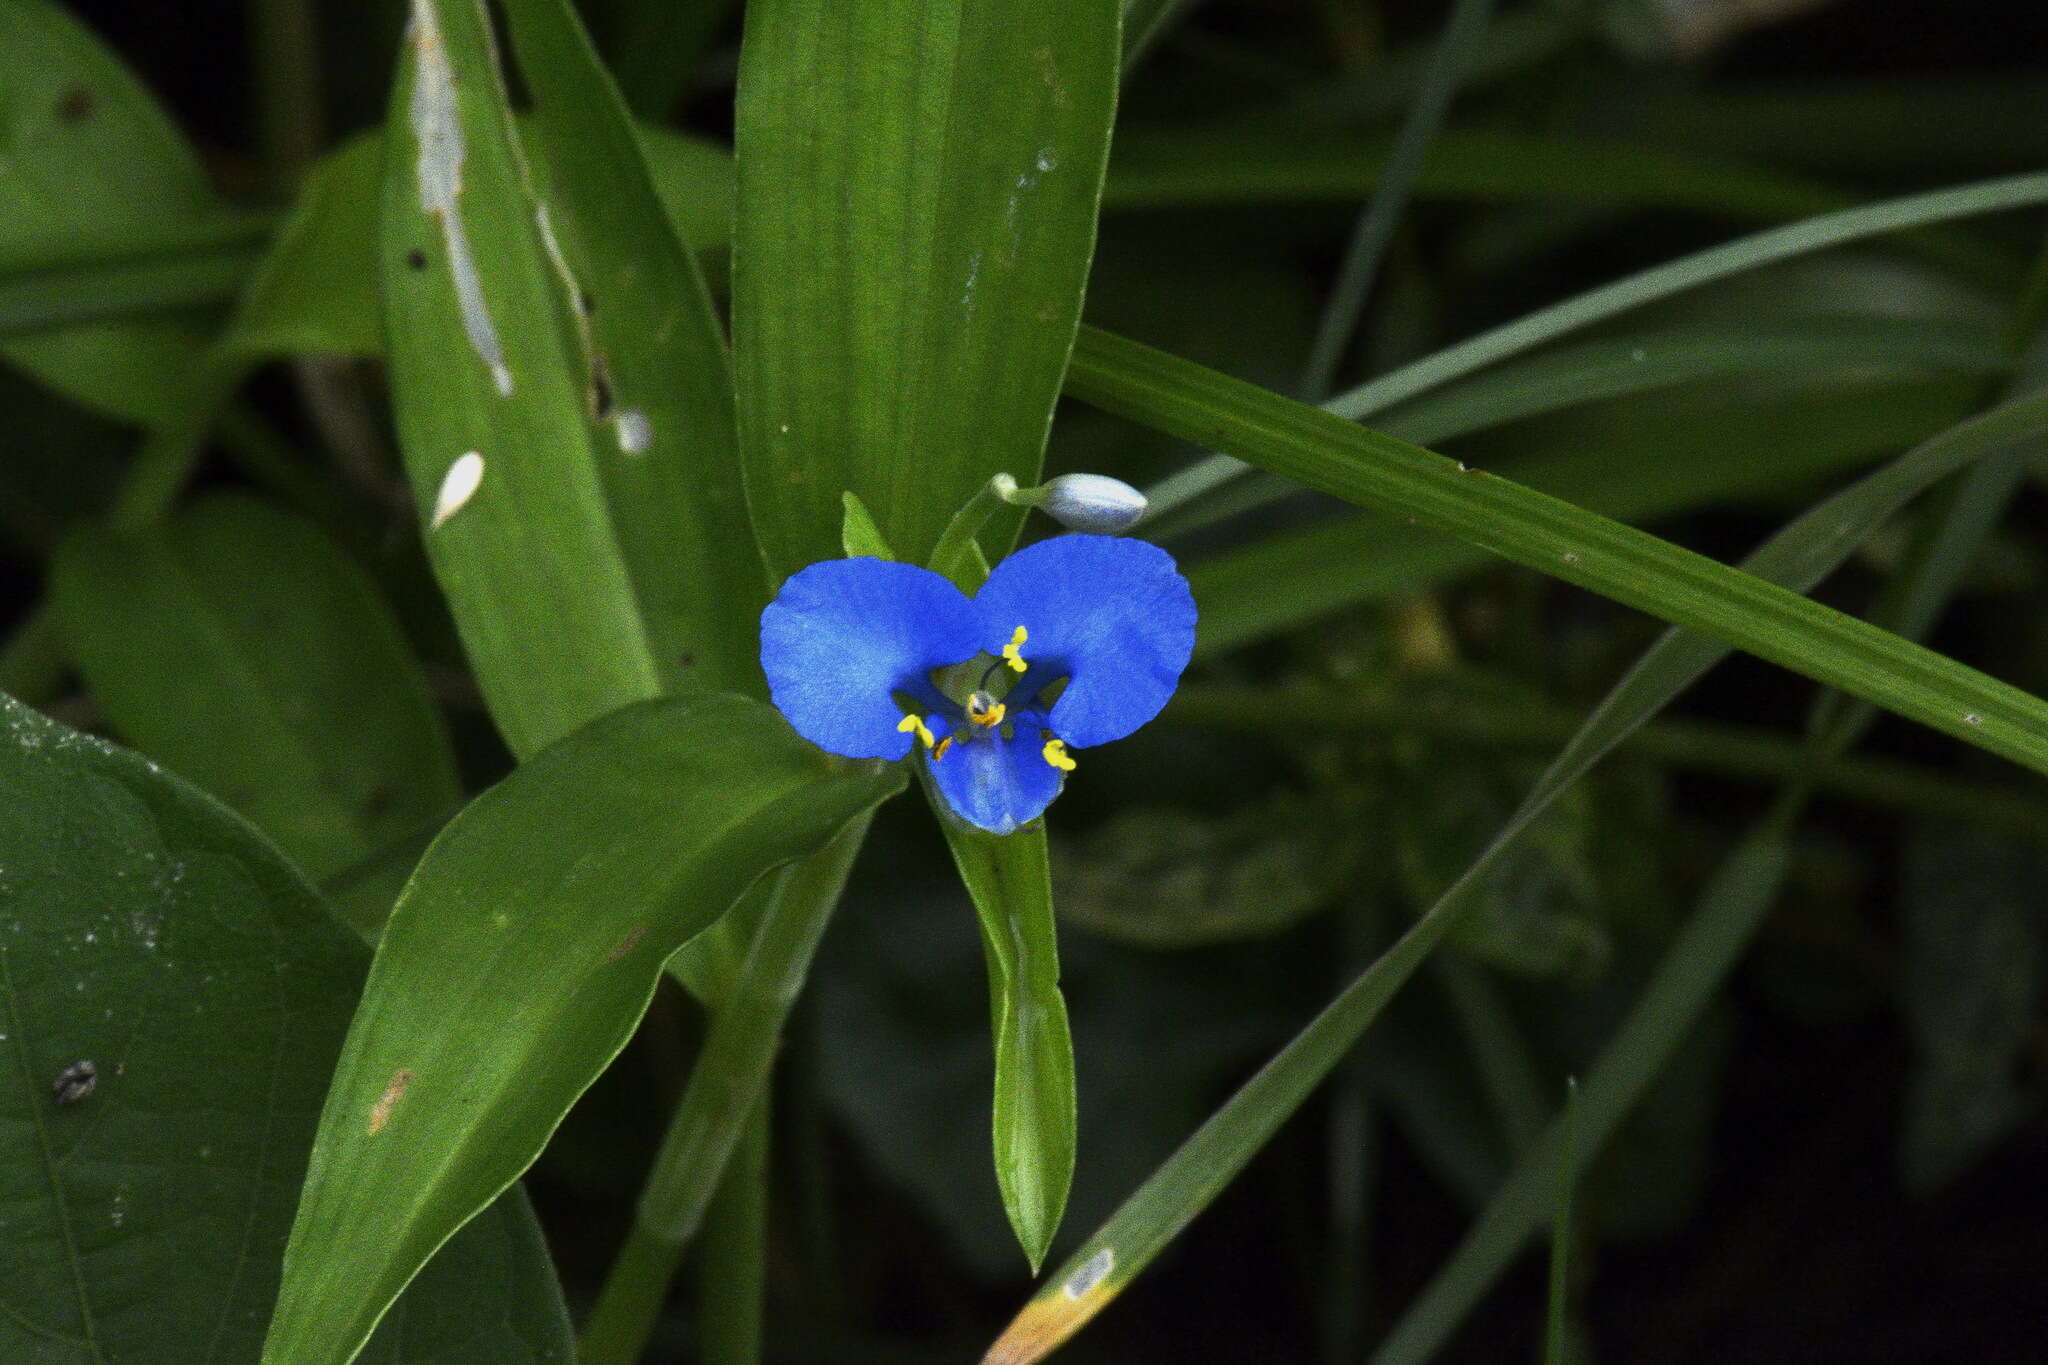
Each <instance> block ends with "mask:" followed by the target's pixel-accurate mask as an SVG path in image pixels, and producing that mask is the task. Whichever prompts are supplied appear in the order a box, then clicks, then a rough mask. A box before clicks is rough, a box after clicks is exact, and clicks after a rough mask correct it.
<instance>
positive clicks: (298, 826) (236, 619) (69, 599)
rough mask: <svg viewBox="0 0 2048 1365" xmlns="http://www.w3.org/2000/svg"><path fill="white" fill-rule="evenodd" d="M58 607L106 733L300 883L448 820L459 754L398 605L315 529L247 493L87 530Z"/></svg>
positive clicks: (75, 541)
mask: <svg viewBox="0 0 2048 1365" xmlns="http://www.w3.org/2000/svg"><path fill="white" fill-rule="evenodd" d="M51 600H52V603H53V605H54V607H55V609H56V611H57V613H58V617H59V621H60V624H61V627H62V629H63V631H64V635H65V638H66V641H67V643H68V645H69V647H70V650H71V654H72V657H73V658H75V659H76V660H77V661H78V665H79V668H80V670H81V671H82V672H83V673H84V675H85V679H86V682H87V684H88V685H89V686H90V687H91V689H92V691H93V694H94V696H95V697H97V698H98V700H99V703H100V705H101V707H102V708H103V709H104V710H105V712H106V714H107V718H108V719H109V720H110V721H111V722H113V725H114V727H115V728H116V729H117V730H119V731H120V733H121V734H122V735H123V736H124V737H125V738H127V739H128V740H129V741H130V742H131V743H133V744H135V745H136V746H137V747H138V748H140V749H142V750H143V751H144V752H146V753H148V754H151V755H152V756H154V757H156V758H157V759H159V760H161V761H162V762H164V763H166V764H168V765H169V766H170V767H171V768H173V769H175V770H176V771H178V772H179V773H181V774H184V775H185V776H187V777H189V778H190V779H191V780H193V781H194V782H196V783H198V784H199V785H200V786H202V787H204V788H206V789H207V790H208V791H210V792H212V793H213V794H214V795H215V796H217V797H219V798H220V799H221V800H222V801H225V802H226V803H227V804H228V805H230V806H232V807H234V808H235V809H236V810H238V811H240V812H241V813H242V814H243V815H245V816H247V817H248V818H249V820H251V821H252V822H253V823H255V824H256V825H257V826H258V827H259V828H261V829H262V830H263V831H264V832H265V833H267V834H269V835H270V836H271V837H272V838H273V839H276V840H277V841H278V843H279V845H280V846H282V847H283V848H284V850H285V851H286V852H287V853H289V854H290V855H291V856H292V858H293V859H294V860H295V861H296V862H297V863H298V864H299V866H301V867H303V868H304V869H306V872H307V874H308V875H309V876H312V877H316V878H318V877H326V876H328V875H329V874H330V873H333V872H336V871H339V870H340V869H341V868H343V867H345V866H347V865H349V864H350V863H353V862H356V861H358V860H360V859H362V858H365V857H367V856H369V855H370V854H371V853H372V852H374V851H376V850H377V849H380V848H382V847H383V846H384V845H385V844H387V843H390V842H392V841H393V840H396V839H400V838H403V837H404V836H406V835H408V834H411V833H412V832H414V831H415V830H418V829H420V828H422V827H423V826H425V825H427V824H428V823H429V822H432V821H436V820H439V819H441V818H443V817H445V816H446V815H447V813H448V812H449V811H450V810H452V809H453V808H454V806H455V804H456V802H457V800H458V799H459V797H460V794H461V789H460V787H459V785H458V783H457V781H456V776H455V763H454V758H453V756H452V755H451V753H450V750H449V746H448V737H447V734H446V732H445V730H444V729H443V727H442V723H441V717H440V714H439V713H438V712H437V711H436V710H435V708H434V704H433V700H432V698H431V697H430V696H429V695H428V692H427V686H426V681H425V679H424V677H423V676H422V675H421V672H420V668H419V664H418V662H417V661H416V660H415V659H414V658H413V657H412V654H411V652H410V650H409V649H408V648H407V646H406V643H405V639H404V637H403V636H402V635H401V634H400V633H399V630H398V624H397V622H396V621H395V620H393V619H392V616H391V612H390V609H389V608H388V607H387V606H386V605H385V604H384V602H383V600H382V599H381V598H379V597H378V595H377V591H376V588H375V587H374V585H372V584H371V583H370V581H369V579H368V578H367V577H366V576H365V575H364V574H363V572H362V571H361V570H360V569H358V568H357V567H356V566H355V564H354V563H353V562H352V561H350V560H349V559H348V558H347V557H346V556H345V555H343V554H342V552H341V551H340V550H338V549H337V548H335V546H334V544H333V543H332V542H331V541H329V540H328V539H327V537H326V536H325V535H323V534H322V533H321V532H320V530H319V529H318V528H317V527H315V526H314V525H312V524H311V523H310V522H305V521H301V520H299V519H298V518H296V517H293V516H291V515H289V514H287V513H284V512H280V511H277V510H275V509H273V508H270V507H267V506H265V505H264V504H262V503H259V502H257V501H255V500H253V499H250V498H246V497H242V496H239V495H216V496H214V497H210V498H207V499H205V500H203V501H201V502H199V503H197V504H196V505H194V506H192V507H190V508H189V509H187V510H186V511H184V512H182V513H180V514H179V515H177V516H176V517H174V518H172V519H171V520H170V521H169V522H167V523H165V524H164V525H163V526H161V527H158V528H153V529H149V530H143V531H138V532H134V533H130V534H121V533H117V532H113V531H108V530H101V529H98V528H91V529H87V530H83V531H81V532H79V533H77V534H76V535H74V536H73V537H72V538H71V539H70V540H68V541H67V542H66V543H65V544H64V545H63V547H62V548H61V549H60V550H59V552H58V554H57V557H56V559H55V561H54V565H53V568H52V576H51Z"/></svg>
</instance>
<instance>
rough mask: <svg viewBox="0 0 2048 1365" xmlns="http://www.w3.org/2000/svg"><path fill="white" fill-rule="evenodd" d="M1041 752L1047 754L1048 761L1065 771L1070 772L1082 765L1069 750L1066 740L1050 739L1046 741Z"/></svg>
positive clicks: (1046, 759)
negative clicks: (1076, 761)
mask: <svg viewBox="0 0 2048 1365" xmlns="http://www.w3.org/2000/svg"><path fill="white" fill-rule="evenodd" d="M1040 752H1041V753H1043V754H1044V755H1045V761H1046V762H1048V763H1050V764H1052V766H1053V767H1055V768H1058V769H1059V770H1060V771H1061V772H1063V773H1070V772H1072V771H1074V769H1075V768H1077V767H1079V766H1080V765H1079V764H1077V763H1075V762H1074V759H1073V756H1072V755H1071V754H1069V753H1068V752H1067V745H1066V741H1065V740H1059V739H1049V740H1047V741H1046V742H1045V748H1044V749H1042V750H1040Z"/></svg>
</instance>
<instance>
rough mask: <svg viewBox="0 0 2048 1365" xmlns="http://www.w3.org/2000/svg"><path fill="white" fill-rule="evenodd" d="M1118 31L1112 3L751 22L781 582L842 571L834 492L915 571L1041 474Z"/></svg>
mask: <svg viewBox="0 0 2048 1365" xmlns="http://www.w3.org/2000/svg"><path fill="white" fill-rule="evenodd" d="M1117 25H1118V14H1117V8H1116V6H1114V5H1111V4H1105V3H1102V2H1101V0H1050V2H1049V3H1043V4H1030V5H1023V4H999V3H995V2H994V0H949V2H948V3H945V4H926V3H922V0H882V2H881V3H874V4H862V5H848V4H842V3H838V2H837V0H757V2H756V3H754V4H751V5H749V6H748V7H747V14H746V40H745V42H744V44H743V45H742V49H741V57H740V84H739V106H738V113H737V120H738V122H737V158H738V166H739V220H738V229H737V234H736V239H735V256H734V273H733V350H734V362H735V368H736V370H737V373H738V378H739V394H740V409H739V413H740V443H741V451H742V456H743V459H744V461H745V464H746V470H747V485H748V494H749V498H750V505H751V511H752V514H753V517H754V523H755V531H756V534H757V535H758V536H759V537H760V540H761V545H762V548H763V552H764V554H765V555H766V557H767V560H768V564H769V568H770V569H771V571H772V572H773V573H774V574H775V575H776V576H777V577H778V578H779V577H781V576H784V575H787V574H790V573H793V572H795V571H796V570H797V569H799V568H802V567H803V566H804V565H806V564H810V563H813V562H815V561H817V560H822V559H830V558H834V557H836V556H837V555H838V553H839V549H840V546H839V538H838V531H839V524H840V506H839V495H840V494H841V492H842V491H848V490H850V491H852V492H854V493H855V494H857V495H858V496H859V497H860V499H861V501H862V502H863V503H865V504H866V505H867V507H868V508H869V509H870V510H871V511H872V512H873V514H874V518H875V521H876V523H877V524H878V525H879V527H880V528H881V531H882V534H883V536H884V538H885V539H886V540H887V541H888V543H889V544H890V545H893V546H894V547H895V548H896V551H897V553H898V554H899V555H900V556H901V557H902V558H903V559H904V560H905V561H907V562H910V563H923V562H925V561H926V560H927V559H928V558H929V556H930V554H931V552H932V549H933V547H934V546H935V545H936V544H937V543H938V539H939V535H940V533H941V532H942V531H943V530H944V528H945V526H946V523H947V521H948V519H949V518H950V517H951V516H952V514H953V512H954V509H956V508H957V507H959V506H960V505H961V504H962V503H964V502H965V501H966V500H967V499H968V498H969V497H970V496H971V495H973V494H974V493H975V492H976V491H977V490H978V489H980V488H981V487H982V486H983V485H984V484H985V483H987V481H988V479H989V478H990V476H992V475H994V474H997V473H1002V472H1008V473H1011V474H1014V475H1016V477H1017V478H1018V480H1019V481H1020V482H1022V483H1024V484H1026V485H1029V484H1031V483H1034V482H1036V480H1037V475H1038V471H1039V467H1040V462H1041V457H1042V454H1043V450H1044V445H1045V434H1046V427H1047V423H1048V422H1049V421H1050V418H1051V414H1052V406H1053V400H1054V399H1055V398H1056V397H1057V395H1058V390H1059V379H1060V375H1061V373H1062V371H1063V370H1064V368H1065V365H1066V361H1067V355H1068V352H1069V350H1070V348H1071V347H1072V345H1073V338H1074V327H1075V323H1076V320H1077V318H1078V316H1079V310H1080V302H1081V288H1082V282H1083V280H1084V279H1085V277H1086V273H1087V268H1088V262H1089V257H1090V255H1091V254H1092V251H1093V247H1094V236H1095V212H1096V204H1097V201H1098V199H1099V197H1100V194H1101V189H1102V168H1103V161H1104V157H1105V155H1106V152H1107V149H1108V142H1109V128H1110V120H1111V115H1112V112H1113V109H1114V106H1115V100H1116V83H1117V60H1118V27H1117ZM1014 524H1015V523H1014V521H1013V522H1012V523H1011V525H1012V526H1013V527H1014ZM1011 533H1012V534H1014V530H1013V531H1012V532H1011Z"/></svg>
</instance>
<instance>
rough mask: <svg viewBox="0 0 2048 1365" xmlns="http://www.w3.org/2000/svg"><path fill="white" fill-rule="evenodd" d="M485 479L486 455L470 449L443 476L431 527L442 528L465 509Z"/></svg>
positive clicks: (436, 496)
mask: <svg viewBox="0 0 2048 1365" xmlns="http://www.w3.org/2000/svg"><path fill="white" fill-rule="evenodd" d="M483 481H484V457H483V455H482V453H481V452H479V451H475V450H472V451H469V452H468V453H466V454H464V455H463V456H462V457H461V458H459V459H457V460H456V461H455V463H454V464H451V465H449V466H448V472H447V473H446V474H443V475H442V476H441V491H440V492H439V493H437V494H435V495H434V521H433V525H432V526H431V527H430V528H429V529H431V530H436V531H438V530H440V529H441V525H442V523H444V522H446V521H447V520H448V518H450V517H452V516H454V515H455V514H456V513H457V512H460V511H461V510H462V509H463V506H464V505H465V504H466V503H468V501H469V500H470V499H471V498H473V497H475V496H476V490H477V486H478V485H479V484H481V483H482V482H483Z"/></svg>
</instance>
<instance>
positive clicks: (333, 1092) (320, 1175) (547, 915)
mask: <svg viewBox="0 0 2048 1365" xmlns="http://www.w3.org/2000/svg"><path fill="white" fill-rule="evenodd" d="M901 783H902V777H901V775H900V774H899V773H897V772H894V771H891V770H887V769H884V770H881V771H876V770H874V768H873V767H872V766H871V765H864V766H861V767H857V768H848V767H847V766H846V765H843V764H835V763H834V762H833V761H831V760H829V759H828V758H827V757H826V756H825V755H823V754H820V753H819V752H818V751H817V750H816V749H815V748H813V747H812V746H811V745H809V744H807V743H805V742H804V741H803V740H801V739H799V738H797V736H796V735H795V734H794V733H793V732H792V731H791V730H790V729H789V727H788V726H787V724H785V723H784V722H783V720H782V718H781V717H780V716H778V715H776V714H775V713H774V712H773V711H772V710H770V709H769V708H768V707H767V706H766V705H765V704H763V703H759V702H753V701H749V700H746V699H744V698H740V697H731V696H718V697H701V698H696V699H693V700H687V701H684V700H677V701H658V702H649V703H645V704H642V705H639V706H634V707H630V708H627V709H625V710H622V711H620V712H617V713H615V714H613V715H610V716H607V717H605V718H604V719H602V720H599V721H597V722H595V723H593V724H592V725H590V726H587V727H585V728H583V729H581V730H579V731H577V732H576V733H575V734H574V735H572V736H570V737H568V738H566V739H564V740H562V741H560V742H558V743H557V744H555V745H553V746H551V747H550V748H548V749H547V750H545V751H543V752H542V753H540V754H538V755H536V756H534V757H533V758H532V759H530V760H528V761H527V762H526V763H524V764H523V765H522V766H521V767H520V768H519V769H518V770H517V771H516V772H514V773H513V774H512V776H511V777H509V778H507V779H506V780H505V781H504V782H502V783H500V784H499V785H498V786H496V787H494V788H492V789H491V790H490V791H488V792H486V793H484V795H482V796H481V797H479V798H478V799H477V800H476V801H475V802H474V803H472V804H471V805H470V807H469V808H468V809H467V810H465V811H464V812H463V813H462V814H461V815H459V816H457V817H456V818H455V820H454V821H453V823H451V824H450V825H449V826H448V828H447V829H446V830H444V831H443V832H442V833H441V835H440V837H439V838H437V839H436V840H435V841H434V844H433V846H432V847H431V848H430V849H429V850H428V852H427V856H426V858H425V859H424V860H423V861H422V862H421V864H420V866H419V869H418V870H417V871H416V872H415V873H414V874H413V878H412V881H411V882H410V883H409V884H408V886H407V887H406V890H405V893H404V895H403V896H402V897H401V899H400V901H399V903H398V907H397V909H395V910H394V911H393V912H392V915H391V919H390V922H389V923H388V924H387V925H386V926H385V930H384V937H383V940H382V941H381V942H380V943H379V945H378V948H377V958H376V962H375V964H374V965H373V967H372V969H371V973H370V982H369V985H368V986H367V988H366V989H365V991H364V997H363V1003H362V1005H361V1007H360V1008H359V1009H358V1010H357V1011H356V1016H355V1020H354V1022H353V1024H352V1025H351V1026H350V1030H349V1036H348V1041H347V1043H346V1045H345V1046H344V1048H343V1050H342V1059H341V1063H340V1065H339V1067H338V1068H337V1070H336V1072H335V1079H334V1084H333V1086H332V1087H331V1088H330V1090H329V1092H328V1098H327V1105H326V1109H325V1111H324V1112H323V1113H322V1115H321V1121H320V1132H319V1136H318V1138H317V1139H316V1143H315V1151H316V1153H317V1160H316V1165H315V1168H314V1170H313V1173H312V1175H311V1177H310V1178H309V1179H308V1181H307V1183H306V1188H305V1192H304V1194H303V1196H302V1198H301V1200H300V1204H299V1212H298V1219H297V1221H296V1222H295V1223H294V1224H293V1228H292V1240H291V1245H290V1247H289V1248H288V1249H287V1251H286V1256H285V1281H284V1287H283V1289H282V1291H281V1293H280V1296H279V1300H278V1310H277V1317H276V1319H275V1321H274V1322H273V1323H272V1326H271V1331H270V1337H269V1339H268V1341H267V1342H266V1344H265V1347H264V1358H265V1359H266V1360H269V1361H274V1362H277V1363H278V1365H287V1363H288V1365H323V1362H325V1363H330V1365H342V1362H346V1361H347V1360H349V1359H350V1358H351V1357H353V1356H354V1354H355V1353H356V1351H357V1349H358V1348H359V1346H360V1345H361V1343H362V1342H363V1340H364V1339H365V1338H366V1337H367V1336H368V1335H369V1333H370V1331H371V1329H372V1328H373V1327H374V1326H375V1325H376V1323H377V1321H378V1319H379V1318H380V1317H382V1316H383V1314H384V1311H385V1309H386V1308H387V1306H388V1305H389V1304H390V1303H391V1301H392V1299H393V1298H394V1297H395V1296H396V1295H397V1294H398V1292H399V1291H400V1290H401V1289H403V1288H404V1287H405V1285H406V1283H407V1281H409V1280H410V1279H411V1278H412V1276H413V1275H414V1274H415V1273H416V1272H417V1271H418V1269H419V1267H420V1266H421V1265H422V1264H423V1263H424V1262H425V1261H426V1259H427V1258H428V1257H429V1256H430V1255H432V1254H433V1252H434V1250H435V1249H436V1248H437V1247H439V1246H440V1245H441V1244H442V1243H443V1242H444V1241H446V1240H447V1238H448V1237H449V1236H450V1235H451V1234H453V1233H454V1232H455V1230H456V1229H457V1228H459V1227H461V1226H462V1225H463V1224H464V1223H465V1222H467V1221H468V1220H469V1219H470V1218H471V1217H473V1216H474V1215H475V1213H476V1212H477V1210H479V1209H481V1208H483V1207H484V1206H485V1205H486V1204H488V1203H489V1202H490V1201H491V1200H492V1199H494V1198H496V1197H497V1195H498V1194H499V1193H500V1192H501V1191H502V1190H504V1189H505V1188H506V1187H507V1186H508V1185H510V1184H511V1182H512V1181H513V1180H515V1179H516V1178H517V1177H518V1175H519V1173H520V1172H521V1171H523V1170H524V1169H525V1168H526V1166H527V1165H528V1164H529V1163H530V1162H531V1161H532V1160H533V1159H534V1157H535V1156H536V1155H537V1154H538V1153H539V1151H540V1149H541V1147H542V1145H543V1144H545V1143H546V1141H547V1139H548V1135H549V1134H550V1133H552V1132H553V1131H554V1129H555V1126H556V1125H557V1124H558V1123H559V1122H560V1121H561V1118H562V1115H563V1114H564V1113H566V1112H567V1111H568V1109H569V1106H570V1105H571V1104H573V1103H574V1102H575V1100H576V1097H577V1096H578V1095H580V1094H581V1093H582V1092H583V1091H584V1089H585V1088H586V1087H588V1086H589V1084H590V1083H591V1081H593V1080H594V1079H596V1077H597V1075H598V1073H599V1072H601V1071H602V1070H603V1069H604V1068H605V1066H606V1065H607V1064H608V1063H609V1062H610V1061H611V1059H612V1057H613V1056H614V1055H615V1054H616V1053H617V1052H618V1050H619V1048H620V1047H622V1046H624V1044H625V1042H626V1039H627V1038H628V1037H630V1036H631V1034H632V1032H633V1028H634V1026H635V1025H636V1024H637V1023H638V1022H639V1019H640V1015H641V1012H642V1011H643V1010H644V1009H645V1008H646V1005H647V1001H648V999H649V998H650V996H651V995H652V994H653V990H654V985H655V982H656V980H657V978H658V977H659V975H660V973H661V967H662V963H663V962H665V961H666V960H667V959H668V958H669V956H670V955H671V954H673V953H674V952H675V951H676V949H677V948H678V947H679V946H681V945H682V944H683V943H684V942H685V941H687V940H688V939H690V938H691V937H692V936H693V935H695V934H697V933H698V932H700V931H701V930H702V929H704V927H705V926H706V925H708V924H710V923H711V922H712V921H713V920H715V919H716V918H718V916H719V915H720V914H722V913H723V912H724V911H725V910H726V908H727V907H728V906H730V905H731V904H732V903H733V901H734V900H735V899H737V898H738V897H739V895H740V894H741V893H742V892H744V891H745V890H746V889H747V887H748V886H749V885H751V884H752V883H753V882H754V881H755V880H756V879H757V878H758V877H759V876H760V875H761V874H762V873H763V872H765V871H767V870H768V869H770V868H772V867H775V866H778V865H780V864H782V863H785V862H788V861H790V860H791V859H793V858H797V857H799V856H801V855H803V854H805V853H808V852H810V851H812V850H814V849H816V848H819V847H821V846H822V845H823V844H825V843H826V842H827V841H828V840H829V839H831V838H832V836H833V835H834V834H835V833H837V831H838V830H839V829H840V828H841V827H842V826H843V825H845V824H846V822H847V821H849V820H851V819H853V818H854V817H855V816H857V815H859V814H860V813H861V812H862V811H864V810H866V809H868V808H869V807H871V806H873V805H874V804H875V803H876V802H878V801H880V800H881V799H883V798H884V797H886V796H888V795H889V794H890V793H891V792H893V791H895V790H897V789H898V788H899V787H900V785H901Z"/></svg>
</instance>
